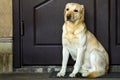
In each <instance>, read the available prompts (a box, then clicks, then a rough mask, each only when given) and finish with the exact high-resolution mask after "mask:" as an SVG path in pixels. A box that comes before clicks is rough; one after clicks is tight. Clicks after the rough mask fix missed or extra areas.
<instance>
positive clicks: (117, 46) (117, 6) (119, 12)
mask: <svg viewBox="0 0 120 80" xmlns="http://www.w3.org/2000/svg"><path fill="white" fill-rule="evenodd" d="M110 38H111V39H110V43H111V45H110V47H111V49H110V50H111V55H110V58H111V59H112V60H111V62H112V63H113V64H120V0H111V26H110Z"/></svg>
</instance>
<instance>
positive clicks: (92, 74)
mask: <svg viewBox="0 0 120 80" xmlns="http://www.w3.org/2000/svg"><path fill="white" fill-rule="evenodd" d="M105 73H106V72H105V71H104V70H102V71H93V72H91V73H89V74H88V76H87V77H88V78H96V77H100V76H102V75H104V74H105Z"/></svg>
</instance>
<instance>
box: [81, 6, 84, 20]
mask: <svg viewBox="0 0 120 80" xmlns="http://www.w3.org/2000/svg"><path fill="white" fill-rule="evenodd" d="M80 6H81V10H82V20H83V21H84V14H85V8H84V5H80Z"/></svg>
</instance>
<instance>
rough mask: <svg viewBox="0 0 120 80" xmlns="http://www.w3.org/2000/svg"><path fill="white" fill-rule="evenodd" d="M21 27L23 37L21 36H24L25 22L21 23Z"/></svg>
mask: <svg viewBox="0 0 120 80" xmlns="http://www.w3.org/2000/svg"><path fill="white" fill-rule="evenodd" d="M20 26H21V27H20V30H21V31H20V35H21V36H24V21H21V23H20Z"/></svg>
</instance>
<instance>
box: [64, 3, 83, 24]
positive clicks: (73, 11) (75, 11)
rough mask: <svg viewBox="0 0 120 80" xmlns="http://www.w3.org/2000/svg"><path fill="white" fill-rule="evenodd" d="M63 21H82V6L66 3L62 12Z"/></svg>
mask: <svg viewBox="0 0 120 80" xmlns="http://www.w3.org/2000/svg"><path fill="white" fill-rule="evenodd" d="M64 19H65V21H70V22H75V21H77V20H80V21H84V5H80V4H78V3H67V4H66V7H65V10H64Z"/></svg>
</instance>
